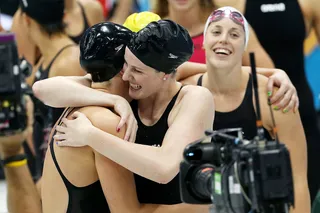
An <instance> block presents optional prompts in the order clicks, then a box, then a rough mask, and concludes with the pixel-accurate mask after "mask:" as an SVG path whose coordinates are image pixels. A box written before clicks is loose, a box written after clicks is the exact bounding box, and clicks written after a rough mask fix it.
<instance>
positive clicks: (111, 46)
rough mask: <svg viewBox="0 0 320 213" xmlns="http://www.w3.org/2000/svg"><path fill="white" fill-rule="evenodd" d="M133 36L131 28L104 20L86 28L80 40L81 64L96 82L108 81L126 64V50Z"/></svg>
mask: <svg viewBox="0 0 320 213" xmlns="http://www.w3.org/2000/svg"><path fill="white" fill-rule="evenodd" d="M132 36H133V32H132V31H130V30H129V29H127V28H125V27H123V26H121V25H118V24H114V23H111V22H104V23H99V24H96V25H94V26H92V27H90V28H88V29H87V30H86V32H85V33H84V35H83V36H82V38H81V41H80V64H81V67H83V68H84V69H85V70H86V71H87V72H88V73H90V74H91V75H92V80H93V81H94V82H102V81H108V80H110V79H111V78H113V77H114V76H115V75H117V74H118V73H119V72H120V71H121V69H122V68H123V64H124V52H125V48H126V46H127V44H128V43H129V41H130V39H131V38H132Z"/></svg>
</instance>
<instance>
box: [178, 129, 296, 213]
mask: <svg viewBox="0 0 320 213" xmlns="http://www.w3.org/2000/svg"><path fill="white" fill-rule="evenodd" d="M239 131H241V129H240V130H239ZM226 132H228V130H220V131H214V132H207V135H208V137H210V138H211V142H209V143H203V140H199V141H197V142H195V143H193V144H190V145H189V146H188V147H186V149H185V151H184V160H183V161H182V162H181V164H180V184H181V185H180V188H181V197H182V201H183V202H185V203H191V204H210V203H213V204H214V206H215V212H221V213H222V212H223V213H224V212H225V213H227V212H232V213H233V212H237V213H242V212H243V213H247V212H249V211H252V212H263V213H266V212H286V211H287V210H288V209H289V207H290V206H291V205H294V196H293V194H294V193H293V178H292V169H291V161H290V154H289V151H288V149H287V148H286V146H285V145H284V144H281V143H277V142H275V141H265V140H263V139H262V138H259V137H258V136H257V137H256V138H255V139H254V140H252V141H246V140H242V139H241V138H238V137H234V136H231V135H228V134H226Z"/></svg>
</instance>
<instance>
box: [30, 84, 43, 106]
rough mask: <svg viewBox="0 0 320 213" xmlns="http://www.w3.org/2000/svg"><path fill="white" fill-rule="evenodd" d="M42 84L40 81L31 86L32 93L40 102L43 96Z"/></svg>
mask: <svg viewBox="0 0 320 213" xmlns="http://www.w3.org/2000/svg"><path fill="white" fill-rule="evenodd" d="M42 84H43V82H42V81H37V82H35V83H34V84H33V85H32V92H33V95H34V96H35V97H37V98H38V99H40V100H41V101H42V96H43V86H42Z"/></svg>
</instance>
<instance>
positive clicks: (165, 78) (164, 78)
mask: <svg viewBox="0 0 320 213" xmlns="http://www.w3.org/2000/svg"><path fill="white" fill-rule="evenodd" d="M169 77H170V74H165V75H164V76H163V78H162V80H164V81H166V80H167V79H168V78H169Z"/></svg>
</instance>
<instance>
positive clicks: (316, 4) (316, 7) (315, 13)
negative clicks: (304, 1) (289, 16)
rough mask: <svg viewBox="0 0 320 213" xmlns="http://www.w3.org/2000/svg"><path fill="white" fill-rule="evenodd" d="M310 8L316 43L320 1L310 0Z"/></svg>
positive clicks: (319, 29) (319, 36)
mask: <svg viewBox="0 0 320 213" xmlns="http://www.w3.org/2000/svg"><path fill="white" fill-rule="evenodd" d="M312 1H313V3H312V9H313V20H312V24H313V27H314V29H315V32H316V35H317V39H318V43H319V44H320V2H319V1H317V0H312Z"/></svg>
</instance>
